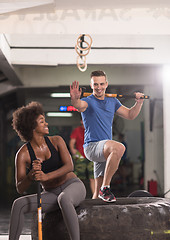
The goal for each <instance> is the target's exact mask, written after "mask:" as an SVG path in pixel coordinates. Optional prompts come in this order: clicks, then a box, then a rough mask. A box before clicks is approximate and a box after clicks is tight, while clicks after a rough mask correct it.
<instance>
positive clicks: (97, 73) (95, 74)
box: [91, 70, 107, 80]
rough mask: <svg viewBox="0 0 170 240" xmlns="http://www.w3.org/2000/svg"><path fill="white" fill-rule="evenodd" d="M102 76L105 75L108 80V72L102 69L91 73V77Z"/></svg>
mask: <svg viewBox="0 0 170 240" xmlns="http://www.w3.org/2000/svg"><path fill="white" fill-rule="evenodd" d="M100 76H104V77H105V78H106V80H107V76H106V73H105V72H104V71H101V70H97V71H93V72H92V73H91V78H92V77H100Z"/></svg>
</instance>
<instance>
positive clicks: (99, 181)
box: [92, 176, 103, 199]
mask: <svg viewBox="0 0 170 240" xmlns="http://www.w3.org/2000/svg"><path fill="white" fill-rule="evenodd" d="M94 181H95V191H94V194H93V197H92V198H93V199H97V198H98V195H99V190H100V188H101V186H102V183H103V176H100V177H98V178H95V179H94Z"/></svg>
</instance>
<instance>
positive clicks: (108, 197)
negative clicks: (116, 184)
mask: <svg viewBox="0 0 170 240" xmlns="http://www.w3.org/2000/svg"><path fill="white" fill-rule="evenodd" d="M98 197H99V198H101V199H102V200H103V201H105V202H115V201H116V198H115V196H114V195H113V193H112V192H111V191H110V188H108V187H104V188H103V189H102V190H101V189H100V191H99V196H98Z"/></svg>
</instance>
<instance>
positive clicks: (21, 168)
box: [15, 145, 33, 194]
mask: <svg viewBox="0 0 170 240" xmlns="http://www.w3.org/2000/svg"><path fill="white" fill-rule="evenodd" d="M27 159H28V154H27V152H26V146H25V145H24V146H22V147H21V148H20V149H19V151H18V152H17V154H16V156H15V179H16V189H17V192H18V193H20V194H23V193H24V192H25V191H26V190H27V189H28V188H29V187H30V185H31V183H32V181H33V175H32V173H33V170H30V172H29V173H28V174H26V167H27V164H28V161H27Z"/></svg>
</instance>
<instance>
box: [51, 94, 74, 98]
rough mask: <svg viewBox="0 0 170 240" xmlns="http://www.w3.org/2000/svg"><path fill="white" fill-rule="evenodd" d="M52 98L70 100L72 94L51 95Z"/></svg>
mask: <svg viewBox="0 0 170 240" xmlns="http://www.w3.org/2000/svg"><path fill="white" fill-rule="evenodd" d="M51 97H55V98H69V97H70V93H51Z"/></svg>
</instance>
